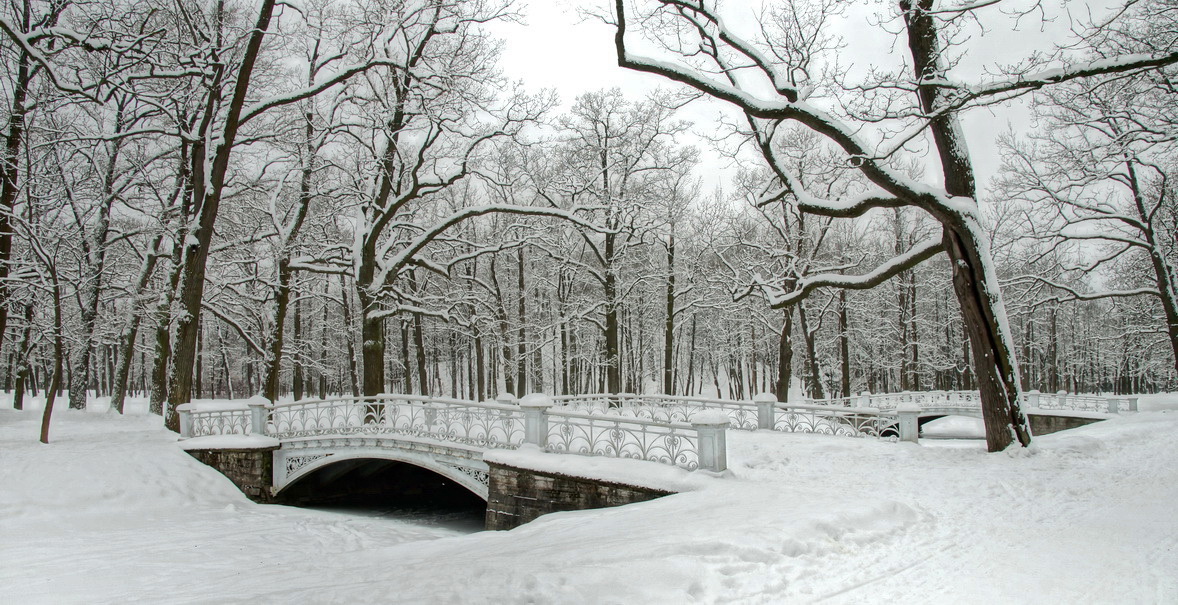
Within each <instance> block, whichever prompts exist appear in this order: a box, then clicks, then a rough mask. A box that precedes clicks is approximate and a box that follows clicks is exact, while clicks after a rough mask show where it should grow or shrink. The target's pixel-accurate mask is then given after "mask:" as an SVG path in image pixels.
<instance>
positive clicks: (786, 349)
mask: <svg viewBox="0 0 1178 605" xmlns="http://www.w3.org/2000/svg"><path fill="white" fill-rule="evenodd" d="M793 323H794V319H793V308H791V307H786V308H784V309H782V310H781V337H780V339H779V340H778V342H777V400H778V401H789V383H790V380H791V379H792V378H793V361H794V345H793Z"/></svg>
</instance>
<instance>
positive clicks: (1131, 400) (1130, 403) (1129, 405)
mask: <svg viewBox="0 0 1178 605" xmlns="http://www.w3.org/2000/svg"><path fill="white" fill-rule="evenodd" d="M1125 403H1126V409H1128V410H1129V411H1130V412H1136V411H1137V398H1136V397H1126V398H1125Z"/></svg>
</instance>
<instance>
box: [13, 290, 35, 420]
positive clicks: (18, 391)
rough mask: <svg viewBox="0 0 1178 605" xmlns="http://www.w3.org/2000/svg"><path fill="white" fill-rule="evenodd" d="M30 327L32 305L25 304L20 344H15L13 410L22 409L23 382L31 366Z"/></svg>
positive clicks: (26, 380) (31, 325)
mask: <svg viewBox="0 0 1178 605" xmlns="http://www.w3.org/2000/svg"><path fill="white" fill-rule="evenodd" d="M32 329H33V305H25V326H24V328H23V329H22V330H21V333H20V344H18V345H17V346H16V353H17V360H16V367H17V369H16V385H15V387H14V389H13V392H12V409H14V410H23V409H24V401H25V384H26V383H27V382H28V378H29V370H30V368H31V366H32V364H31V363H30V362H29V355H30V353H31V350H30V347H29V337H30V336H31V333H32Z"/></svg>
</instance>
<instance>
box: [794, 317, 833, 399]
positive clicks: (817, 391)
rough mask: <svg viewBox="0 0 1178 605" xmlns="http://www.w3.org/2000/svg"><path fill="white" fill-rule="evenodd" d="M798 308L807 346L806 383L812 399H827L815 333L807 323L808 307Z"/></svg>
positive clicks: (799, 322)
mask: <svg viewBox="0 0 1178 605" xmlns="http://www.w3.org/2000/svg"><path fill="white" fill-rule="evenodd" d="M797 307H798V325H799V327H800V328H801V329H802V338H803V339H804V341H805V345H806V382H807V383H808V384H809V386H810V388H809V389H808V390H809V391H810V397H811V398H813V399H826V391H825V389H823V388H822V376H821V375H820V372H819V370H818V350H817V346H816V345H815V343H814V332H812V331H810V327H809V326H808V325H807V322H806V305H805V303H801V304H799V305H797Z"/></svg>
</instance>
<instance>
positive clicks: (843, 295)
mask: <svg viewBox="0 0 1178 605" xmlns="http://www.w3.org/2000/svg"><path fill="white" fill-rule="evenodd" d="M848 314H849V310H848V307H847V291H846V290H839V361H840V362H841V363H840V364H839V365H840V369H841V370H842V372H841V374H842V376H841V378H842V380H841V381H840V384H841V385H842V391H843V392H842V396H843V397H850V396H851V333H850V318H849V317H848Z"/></svg>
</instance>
